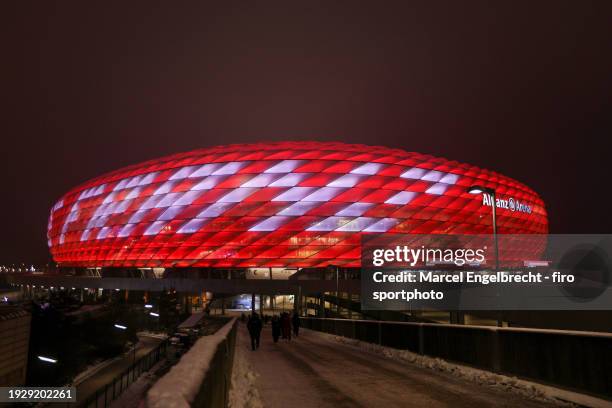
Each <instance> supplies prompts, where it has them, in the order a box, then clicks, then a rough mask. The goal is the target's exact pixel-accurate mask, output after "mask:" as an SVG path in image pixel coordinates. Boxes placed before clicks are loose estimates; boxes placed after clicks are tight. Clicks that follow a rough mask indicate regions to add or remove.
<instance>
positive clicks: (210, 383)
mask: <svg viewBox="0 0 612 408" xmlns="http://www.w3.org/2000/svg"><path fill="white" fill-rule="evenodd" d="M235 345H236V319H235V318H233V319H232V320H230V321H229V322H228V323H227V324H225V326H223V327H222V328H221V329H219V331H217V332H216V333H215V334H212V335H210V336H204V337H202V338H200V339H199V340H198V341H196V343H195V344H194V345H193V346H192V347H191V349H189V351H188V352H187V353H185V355H183V356H182V357H181V359H180V361H179V362H178V363H177V364H176V365H175V366H174V367H172V368H171V369H170V371H169V372H168V373H167V374H166V375H164V376H163V377H162V378H160V379H159V380H158V381H157V382H156V383H155V384H154V385H153V387H151V389H150V390H149V391H148V393H147V407H148V408H168V407H189V406H191V407H215V408H216V407H226V406H227V404H228V396H229V388H230V381H231V377H232V364H233V361H234V350H235Z"/></svg>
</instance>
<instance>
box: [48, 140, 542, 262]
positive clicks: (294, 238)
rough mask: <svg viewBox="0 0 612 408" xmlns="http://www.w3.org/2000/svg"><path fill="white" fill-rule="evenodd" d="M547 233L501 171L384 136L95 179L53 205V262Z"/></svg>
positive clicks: (537, 204) (333, 251) (239, 257)
mask: <svg viewBox="0 0 612 408" xmlns="http://www.w3.org/2000/svg"><path fill="white" fill-rule="evenodd" d="M472 185H480V186H484V187H486V188H491V189H494V190H495V191H496V194H497V197H498V198H499V199H501V200H502V202H505V203H506V204H507V203H510V205H506V206H503V205H502V206H497V226H498V232H499V233H500V234H544V233H547V232H548V221H547V215H546V209H545V207H544V203H543V201H542V200H541V199H540V197H539V196H538V195H537V194H536V193H535V192H534V191H532V190H531V189H530V188H528V187H527V186H525V185H524V184H521V183H519V182H518V181H515V180H513V179H511V178H508V177H505V176H502V175H500V174H498V173H495V172H493V171H489V170H484V169H480V168H478V167H475V166H472V165H468V164H464V163H459V162H456V161H450V160H447V159H443V158H438V157H433V156H429V155H424V154H419V153H413V152H406V151H403V150H398V149H390V148H386V147H380V146H366V145H356V144H343V143H326V142H278V143H261V144H240V145H228V146H218V147H213V148H208V149H201V150H194V151H190V152H186V153H180V154H176V155H172V156H167V157H163V158H160V159H156V160H150V161H147V162H144V163H140V164H136V165H133V166H129V167H126V168H123V169H120V170H116V171H113V172H111V173H108V174H105V175H103V176H100V177H98V178H95V179H93V180H90V181H88V182H86V183H84V184H82V185H80V186H78V187H76V188H74V189H72V190H71V191H69V192H68V193H66V194H65V195H64V196H63V197H62V198H61V199H60V200H59V201H58V202H57V203H56V204H55V205H54V206H53V208H52V209H51V214H50V217H49V223H48V231H47V237H48V243H49V247H50V250H51V253H52V255H53V258H54V260H55V261H56V262H57V263H59V264H60V265H61V266H75V267H125V268H128V267H142V268H148V267H177V268H181V267H212V268H228V267H230V268H253V267H288V268H305V267H325V266H328V265H336V266H343V267H359V266H360V262H361V261H360V257H361V256H360V255H361V238H362V235H364V234H381V233H386V234H490V233H491V230H492V218H491V209H492V208H491V206H490V205H486V203H485V202H483V195H481V194H480V195H473V194H469V193H468V191H467V189H468V188H469V187H470V186H472Z"/></svg>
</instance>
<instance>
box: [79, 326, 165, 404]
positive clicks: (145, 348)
mask: <svg viewBox="0 0 612 408" xmlns="http://www.w3.org/2000/svg"><path fill="white" fill-rule="evenodd" d="M139 340H140V341H139V342H138V345H137V347H136V360H138V359H139V358H141V357H143V356H144V355H146V354H147V353H149V352H150V351H151V350H153V349H155V347H157V346H158V345H159V344H160V343H161V342H162V341H163V340H162V339H159V338H155V337H141V338H140V339H139ZM133 362H134V354H133V353H128V354H125V355H124V356H123V358H121V359H119V360H116V361H114V362H113V363H111V364H109V365H108V366H106V367H104V368H102V369H101V370H100V371H97V372H96V373H94V374H93V375H92V376H91V377H89V378H87V379H86V380H85V381H83V382H82V383H80V384H79V385H77V398H78V400H79V401H84V400H85V398H87V397H89V396H90V395H92V394H93V393H95V392H96V391H97V390H98V389H100V388H101V387H104V386H105V385H106V384H110V383H111V382H112V381H113V379H114V378H115V377H117V376H118V375H119V374H121V373H122V372H123V371H125V370H126V369H127V368H128V367H129V366H130V365H132V363H133Z"/></svg>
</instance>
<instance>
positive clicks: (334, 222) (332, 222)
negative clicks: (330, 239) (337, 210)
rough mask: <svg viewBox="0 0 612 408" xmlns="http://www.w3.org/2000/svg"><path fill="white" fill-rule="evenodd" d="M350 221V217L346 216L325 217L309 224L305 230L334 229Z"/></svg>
mask: <svg viewBox="0 0 612 408" xmlns="http://www.w3.org/2000/svg"><path fill="white" fill-rule="evenodd" d="M350 221H351V218H346V217H336V216H333V217H327V218H325V219H324V220H323V221H320V222H318V223H316V224H314V225H312V226H310V227H309V228H308V229H306V231H334V230H336V229H338V228H340V227H342V226H343V225H345V224H348V223H349V222H350Z"/></svg>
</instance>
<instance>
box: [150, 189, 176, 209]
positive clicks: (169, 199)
mask: <svg viewBox="0 0 612 408" xmlns="http://www.w3.org/2000/svg"><path fill="white" fill-rule="evenodd" d="M181 194H182V193H169V194H166V195H165V196H163V198H162V199H161V200H160V201H159V202H158V203H157V204H155V208H164V207H170V206H171V205H172V204H174V202H175V201H176V200H178V199H179V197H180V196H181Z"/></svg>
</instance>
